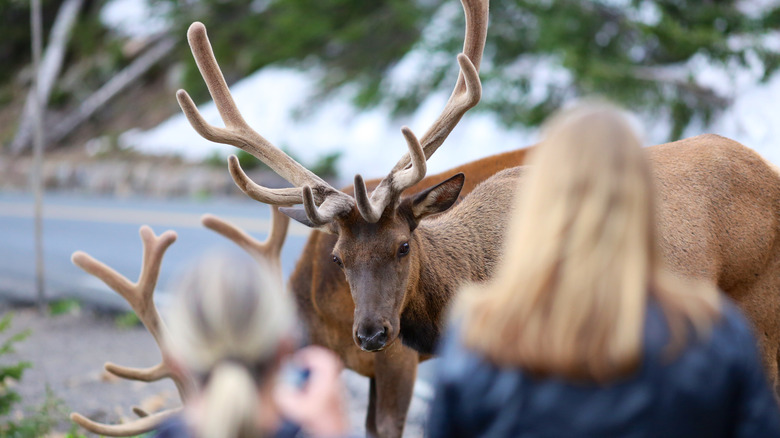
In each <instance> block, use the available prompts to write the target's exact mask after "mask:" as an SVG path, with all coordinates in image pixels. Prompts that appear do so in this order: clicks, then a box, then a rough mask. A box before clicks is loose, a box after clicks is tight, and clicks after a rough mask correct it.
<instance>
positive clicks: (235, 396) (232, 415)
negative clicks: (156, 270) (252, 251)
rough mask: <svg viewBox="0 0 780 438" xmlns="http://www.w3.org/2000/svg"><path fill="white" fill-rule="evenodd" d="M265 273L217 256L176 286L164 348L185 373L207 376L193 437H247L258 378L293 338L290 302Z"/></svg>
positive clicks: (273, 278) (252, 264)
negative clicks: (202, 414)
mask: <svg viewBox="0 0 780 438" xmlns="http://www.w3.org/2000/svg"><path fill="white" fill-rule="evenodd" d="M270 272H272V271H269V270H268V269H267V268H265V267H263V266H261V265H259V264H257V262H255V261H252V260H251V259H249V258H248V257H247V258H238V257H235V256H231V255H226V254H217V255H209V256H206V257H204V258H203V259H201V260H200V261H199V262H198V263H196V264H195V265H194V266H193V267H192V268H191V269H190V270H189V271H188V272H187V273H186V274H185V275H184V276H183V278H182V280H181V283H180V286H179V293H178V296H177V297H176V299H175V301H174V306H173V309H172V311H171V315H170V330H169V332H170V333H169V338H168V340H167V346H168V351H169V353H170V354H172V355H173V356H174V357H175V358H176V359H177V360H178V361H179V362H180V363H181V364H182V365H183V366H184V367H185V368H186V369H187V370H189V371H191V372H192V373H193V374H195V375H196V376H197V375H200V376H209V378H208V382H207V383H206V385H205V387H204V388H203V394H204V398H205V404H206V409H207V415H206V416H205V417H207V418H203V419H201V420H202V422H201V423H200V425H199V427H198V429H200V430H198V436H200V437H217V436H243V435H247V434H252V432H251V431H252V429H253V428H254V415H255V413H256V412H257V404H258V400H257V386H258V382H260V381H261V380H262V378H263V377H264V376H262V375H257V374H258V372H263V371H261V370H268V369H269V367H268V366H269V365H272V364H273V363H274V362H275V361H276V359H277V353H278V351H279V347H280V344H281V343H282V342H283V341H284V340H286V339H290V338H291V337H292V336H293V333H294V330H295V316H294V310H293V305H292V303H291V302H290V298H289V296H288V295H287V294H286V293H285V290H284V288H283V287H282V281H281V278H278V276H277V275H273V274H271V273H270ZM254 435H255V436H256V431H255V432H254Z"/></svg>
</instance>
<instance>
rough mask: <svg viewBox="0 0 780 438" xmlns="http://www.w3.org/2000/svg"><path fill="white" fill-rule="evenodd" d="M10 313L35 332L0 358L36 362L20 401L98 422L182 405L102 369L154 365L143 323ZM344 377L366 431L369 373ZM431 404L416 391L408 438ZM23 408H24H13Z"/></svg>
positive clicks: (17, 325) (155, 386) (152, 386)
mask: <svg viewBox="0 0 780 438" xmlns="http://www.w3.org/2000/svg"><path fill="white" fill-rule="evenodd" d="M9 311H11V312H13V313H14V319H13V323H12V326H11V330H10V331H9V333H16V332H18V331H22V330H26V329H30V330H31V332H32V333H31V335H30V337H29V338H27V339H26V340H24V341H22V342H21V343H19V344H17V347H16V353H14V354H13V355H8V356H3V357H2V359H0V360H2V361H3V363H6V362H7V361H8V362H11V361H18V360H25V361H29V362H32V364H33V366H32V368H31V369H28V370H27V371H26V372H25V374H24V377H23V379H22V380H21V382H19V383H18V384H17V385H16V387H15V390H16V391H17V392H19V393H20V394H21V395H22V398H23V400H22V402H21V403H19V404H17V406H18V407H20V408H21V407H28V408H33V409H35V407H36V406H40V405H41V404H42V403H44V402H45V401H46V400H47V395H46V394H47V388H49V390H50V394H52V395H53V396H54V397H57V398H59V399H61V400H62V401H63V409H62V410H63V415H62V418H65V415H64V414H65V412H73V411H75V412H79V413H81V414H83V415H86V416H87V417H89V418H92V419H94V420H97V421H104V422H109V423H117V422H120V421H127V420H128V419H129V420H132V419H133V418H134V414H133V413H132V411H131V407H132V406H140V407H142V408H144V409H145V410H147V411H150V412H154V411H158V410H161V409H165V408H168V407H175V406H178V405H179V398H178V394H177V391H176V388H175V386H174V385H173V383H172V382H170V381H163V382H155V383H142V382H131V381H125V380H121V379H117V378H115V377H113V376H111V375H109V374H108V373H106V372H105V371H103V364H104V363H105V362H106V361H111V362H114V363H117V364H120V365H126V366H139V367H148V366H152V365H155V364H156V363H157V362H158V361H159V360H160V355H159V352H158V349H157V346H156V344H155V343H154V340H153V339H152V337H151V336H150V335H149V334H148V333H147V332H146V330H145V329H144V328H143V327H132V328H121V327H120V326H119V325H118V324H117V322H116V317H115V316H112V315H106V314H101V313H97V312H94V311H89V310H84V309H81V310H78V311H76V312H72V313H68V314H64V315H58V316H42V315H41V314H39V313H38V311H37V310H36V309H34V308H30V307H9V306H7V305H0V314H4V313H5V312H9ZM2 339H5V336H3V338H2ZM343 379H344V383H345V387H346V392H347V394H348V402H349V411H350V420H351V424H352V426H353V429H354V432H355V433H358V434H362V433H364V432H365V429H364V427H363V422H364V418H365V409H366V403H367V401H368V379H366V378H363V377H361V376H358V375H357V374H355V373H353V372H351V371H345V372H344V374H343ZM49 399H51V397H49ZM426 405H427V403H426V400H424V399H423V398H421V397H419V396H416V397H415V400H414V401H413V402H412V408H411V409H410V413H409V419H408V422H407V426H406V430H405V433H404V436H405V437H419V436H422V424H423V421H424V418H425V411H426ZM20 414H21V413H20V412H19V410H18V409H16V412H13V413H12V415H16V416H18V415H20ZM69 428H70V424H69V423H68V422H67V421H61V422H60V425H59V426H58V427H57V431H58V432H60V433H63V432H66V431H67V430H68V429H69ZM82 432H83V431H82Z"/></svg>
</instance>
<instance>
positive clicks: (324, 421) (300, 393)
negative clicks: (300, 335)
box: [276, 346, 348, 437]
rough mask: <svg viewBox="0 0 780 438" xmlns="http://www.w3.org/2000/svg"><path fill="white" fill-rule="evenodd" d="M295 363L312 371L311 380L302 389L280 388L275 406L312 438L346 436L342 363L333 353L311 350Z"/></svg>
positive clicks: (297, 356)
mask: <svg viewBox="0 0 780 438" xmlns="http://www.w3.org/2000/svg"><path fill="white" fill-rule="evenodd" d="M292 362H293V363H294V364H295V365H296V366H298V367H301V368H303V369H307V370H309V377H308V379H307V380H306V382H305V383H304V384H303V386H302V387H300V388H296V387H293V386H291V385H284V384H282V385H278V386H277V390H276V403H277V406H278V407H279V409H280V410H281V412H282V414H283V415H284V416H285V417H286V418H288V419H290V420H292V421H294V422H296V423H298V424H300V426H301V427H302V428H303V429H304V430H305V431H306V432H308V433H309V434H311V435H313V436H319V437H326V436H327V437H336V436H344V435H346V434H347V432H348V428H347V419H346V409H345V404H344V395H343V387H342V384H341V378H340V376H341V369H342V365H341V361H340V360H339V359H338V357H336V355H335V354H333V353H332V352H331V351H330V350H327V349H325V348H322V347H318V346H309V347H305V348H303V349H301V350H299V351H298V352H297V353H296V354H294V355H293V357H292Z"/></svg>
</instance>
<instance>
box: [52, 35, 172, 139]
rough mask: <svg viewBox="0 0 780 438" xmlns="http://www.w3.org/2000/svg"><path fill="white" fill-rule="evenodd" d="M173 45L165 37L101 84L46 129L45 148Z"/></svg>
mask: <svg viewBox="0 0 780 438" xmlns="http://www.w3.org/2000/svg"><path fill="white" fill-rule="evenodd" d="M175 45H176V40H175V39H174V38H165V39H163V40H161V41H160V42H158V43H157V44H156V45H154V46H153V47H152V48H150V49H149V50H147V51H146V52H145V53H144V54H143V55H141V56H139V57H138V58H137V59H136V60H135V61H133V62H132V63H131V64H130V65H128V66H127V67H125V68H124V69H123V70H122V71H120V72H119V73H117V74H116V76H114V77H112V78H111V79H110V80H109V81H108V82H106V83H105V85H103V86H102V87H100V89H98V90H97V91H96V92H94V93H93V94H92V95H91V96H89V97H88V98H87V99H86V100H84V101H83V102H82V103H81V105H80V106H79V108H78V109H77V110H75V111H73V112H71V113H70V114H69V115H68V116H67V117H65V119H63V120H62V121H60V122H59V123H57V124H56V125H54V127H53V128H52V129H51V131H49V138H48V140H49V141H48V143H47V145H48V146H49V147H54V146H57V144H58V143H59V142H60V141H62V139H64V138H65V137H67V136H68V135H69V134H70V133H72V132H73V131H74V130H76V128H78V127H79V126H81V125H82V124H83V123H84V122H86V121H87V120H89V118H90V117H92V115H93V114H95V112H97V111H98V110H99V109H100V108H102V107H103V106H104V105H105V104H106V103H108V102H109V101H110V100H111V99H112V98H114V97H115V96H116V95H117V94H119V93H121V92H122V91H124V90H125V89H126V88H127V87H128V86H129V85H131V84H132V83H134V82H135V81H137V80H138V79H140V78H141V76H143V75H144V74H145V73H146V72H148V71H149V70H150V69H151V68H152V67H154V66H155V65H156V64H157V63H159V62H160V61H162V60H163V59H165V57H166V56H168V55H169V54H170V53H171V52H172V51H173V48H174V47H175Z"/></svg>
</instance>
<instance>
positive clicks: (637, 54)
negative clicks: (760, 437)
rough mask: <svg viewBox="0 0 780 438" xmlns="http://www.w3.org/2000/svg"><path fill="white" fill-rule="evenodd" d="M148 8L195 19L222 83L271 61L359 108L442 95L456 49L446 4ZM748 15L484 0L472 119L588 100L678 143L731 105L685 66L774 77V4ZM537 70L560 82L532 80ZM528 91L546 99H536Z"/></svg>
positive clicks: (528, 121) (332, 0)
mask: <svg viewBox="0 0 780 438" xmlns="http://www.w3.org/2000/svg"><path fill="white" fill-rule="evenodd" d="M156 1H158V2H162V3H166V4H167V5H168V7H169V10H170V11H171V16H172V17H173V21H174V23H176V30H175V31H176V32H180V34H183V32H185V30H184V29H186V26H187V25H189V23H190V22H192V21H194V20H200V21H204V22H205V23H206V24H207V26H209V30H210V37H211V40H212V43H213V45H214V49H215V51H216V52H217V54H218V57H219V59H220V62H221V64H222V65H223V68H224V69H225V71H226V77H227V78H228V81H229V82H231V81H234V80H236V79H238V78H240V77H243V76H245V75H247V74H249V73H250V72H252V71H254V70H256V69H258V68H261V67H263V66H265V65H268V64H271V63H284V64H288V65H295V66H298V67H301V68H312V67H317V68H321V69H322V70H323V71H324V72H325V74H324V75H323V80H322V90H323V92H324V93H327V92H328V91H331V90H333V89H335V88H337V87H339V86H341V85H344V84H347V83H350V84H353V85H356V86H357V87H356V89H357V91H356V93H355V99H354V100H355V103H356V104H358V105H360V106H371V105H375V104H378V103H381V102H384V103H389V104H391V105H392V106H393V108H395V110H396V111H398V112H406V111H410V110H412V109H414V108H416V107H417V105H418V104H419V102H420V101H421V100H422V99H423V98H424V97H425V96H427V95H428V94H429V93H430V92H431V91H432V90H437V89H440V88H448V87H450V86H451V82H452V80H451V78H452V77H453V75H454V74H455V71H456V68H457V67H456V63H455V62H454V56H451V57H448V56H441V53H442V52H446V53H451V54H454V53H456V52H457V51H458V50H459V49H460V45H461V43H462V29H463V16H462V14H461V13H459V12H460V11H459V10H458V11H455V9H453V8H459V5H458V4H457V2H455V0H446V1H445V0H416V1H414V0H384V1H365V0H275V1H265V2H263V1H258V0H242V1H237V2H224V1H221V0H201V1H199V2H198V3H197V4H196V5H194V7H193V5H192V3H191V2H185V1H183V0H156ZM744 3H745V2H738V1H736V0H721V1H708V2H702V1H699V0H659V1H648V0H623V1H618V0H612V1H606V0H602V1H586V0H546V1H539V0H492V1H491V4H490V7H491V14H490V28H489V31H488V41H487V47H486V51H485V62H484V63H483V69H482V72H481V75H482V78H483V85H484V87H485V93H484V96H483V103H482V104H481V105H480V106H479V107H478V108H481V109H483V110H489V111H493V112H495V113H496V114H498V115H499V117H500V118H501V120H502V121H503V122H505V123H506V124H507V125H518V124H519V125H536V124H538V123H540V122H541V121H542V120H543V119H544V118H545V117H546V116H547V115H548V114H549V113H550V112H551V111H553V110H555V109H556V108H558V107H559V106H560V104H561V103H562V102H563V101H564V100H565V99H569V98H571V97H574V96H581V95H593V94H597V95H601V96H604V97H607V98H609V99H612V100H615V101H617V102H620V103H622V104H624V105H626V106H629V107H631V108H634V109H641V110H645V111H648V112H651V113H657V112H661V111H664V112H667V113H668V114H670V115H671V117H672V120H673V127H672V132H670V137H678V136H679V135H680V134H681V133H682V130H683V129H684V128H685V127H686V126H688V124H690V123H691V122H692V121H693V120H696V119H698V120H701V121H703V122H704V123H707V122H708V121H709V120H710V119H711V118H712V116H713V115H714V114H715V113H716V112H717V111H719V110H722V109H723V108H725V107H726V106H727V105H728V104H729V100H728V96H724V95H721V94H719V92H718V91H717V90H715V89H713V88H710V87H707V86H704V85H702V84H700V83H698V82H697V81H696V79H695V74H694V73H695V71H693V67H691V62H692V60H696V61H697V62H698V64H697V65H701V63H705V64H706V63H709V64H713V65H716V66H722V67H724V68H726V69H728V70H729V71H734V70H738V69H743V68H748V66H749V61H750V60H751V59H754V60H756V61H757V62H759V63H761V66H762V67H763V71H764V75H763V77H762V80H767V79H768V78H769V77H770V76H771V75H772V74H774V73H775V72H776V70H777V67H778V65H780V55H778V52H777V51H775V50H770V49H769V48H768V47H767V45H766V44H765V41H766V38H767V36H768V35H769V33H770V32H771V31H772V30H773V29H776V28H777V27H778V25H780V6H774V7H770V6H767V7H766V8H765V9H764V10H762V11H759V12H757V13H752V12H751V13H747V12H744V11H743V10H742V9H740V7H741V6H740V5H741V4H744ZM443 8H449V9H443ZM442 11H445V12H446V11H455V12H458V13H442ZM434 17H436V19H435V20H434ZM432 20H433V21H432ZM432 22H435V23H436V24H435V26H436V29H431V26H433V25H432V24H431V23H432ZM412 48H416V49H418V50H420V51H421V52H422V53H424V54H425V55H426V57H425V59H426V63H425V65H424V68H422V69H421V71H420V73H419V75H417V76H416V77H415V78H414V79H413V80H412V81H411V83H409V84H406V85H405V86H403V87H389V86H387V85H388V84H387V80H386V78H387V74H388V72H389V71H390V69H391V68H392V67H393V66H394V65H396V64H397V63H398V62H399V60H400V59H401V58H402V57H403V56H404V55H405V54H406V53H408V52H409V51H410V50H411V49H412ZM186 56H187V58H186V59H190V57H189V55H188V54H187V55H186ZM188 65H189V66H190V67H188V68H189V70H188V73H187V78H188V80H187V84H186V85H187V87H188V88H190V89H193V90H194V91H196V96H197V98H199V99H201V100H202V99H206V98H207V94H206V92H205V88H204V86H203V85H202V81H201V80H200V77H199V75H198V74H197V71H196V70H195V68H194V63H192V62H189V63H188ZM540 65H543V66H545V68H546V69H548V70H549V69H552V70H553V71H557V72H561V73H562V75H560V74H559V75H558V76H561V77H562V79H561V80H558V81H542V80H540V76H542V79H543V77H544V76H545V73H544V71H543V72H542V73H541V74H540V73H539V71H538V70H537V68H538V66H540ZM445 78H446V80H445ZM538 87H543V89H544V90H543V91H544V93H541V94H543V96H542V97H532V96H531V93H529V92H530V91H531V90H532V89H538ZM533 94H534V95H537V94H539V93H538V92H537V93H533Z"/></svg>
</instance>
